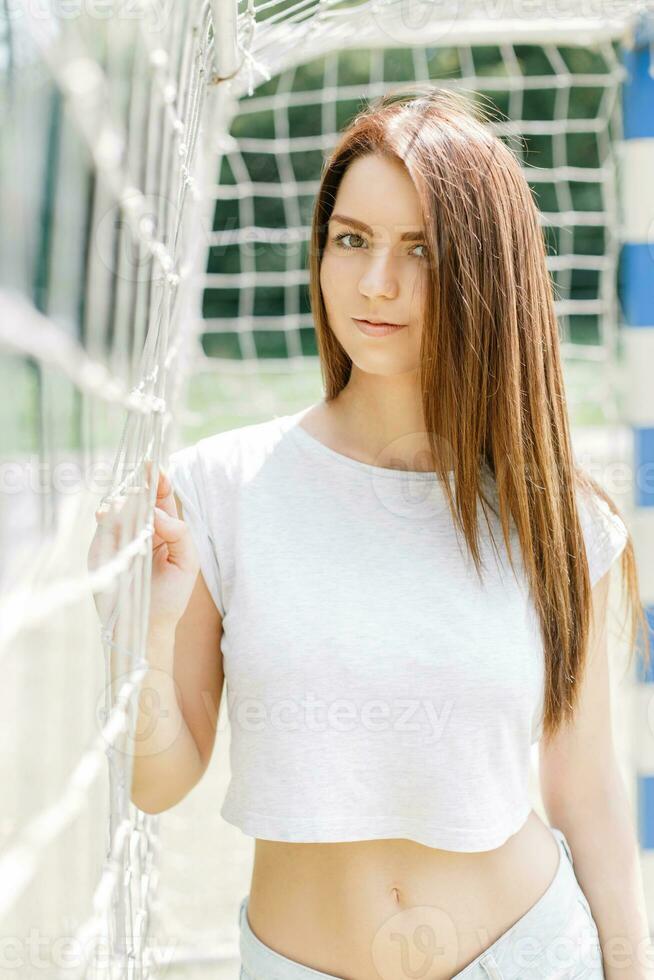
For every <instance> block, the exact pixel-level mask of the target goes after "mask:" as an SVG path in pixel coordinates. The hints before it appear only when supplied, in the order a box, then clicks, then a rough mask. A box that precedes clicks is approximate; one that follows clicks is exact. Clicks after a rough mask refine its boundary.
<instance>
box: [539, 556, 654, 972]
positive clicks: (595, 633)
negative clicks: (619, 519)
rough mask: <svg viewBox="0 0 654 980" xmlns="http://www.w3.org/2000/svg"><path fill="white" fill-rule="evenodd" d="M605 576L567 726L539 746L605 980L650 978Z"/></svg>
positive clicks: (547, 804) (547, 794) (653, 958)
mask: <svg viewBox="0 0 654 980" xmlns="http://www.w3.org/2000/svg"><path fill="white" fill-rule="evenodd" d="M609 576H610V572H607V573H606V574H605V575H604V576H603V577H602V578H601V579H600V580H599V581H598V582H597V584H596V585H595V587H594V589H593V621H592V623H591V631H590V638H589V649H588V660H587V667H586V670H585V673H584V677H583V680H582V687H581V690H580V700H579V703H578V708H577V711H576V713H575V717H574V721H573V723H572V724H571V725H567V726H563V727H562V728H561V729H560V731H559V732H558V733H557V735H556V736H555V738H554V740H553V741H551V742H550V743H549V744H546V742H545V740H544V739H541V742H540V745H539V777H540V786H541V796H542V800H543V805H544V808H545V811H546V813H547V817H548V820H549V822H550V824H551V825H552V826H554V827H558V828H560V829H561V830H562V831H563V833H564V834H565V836H566V837H567V839H568V841H569V843H570V848H571V850H572V854H573V857H574V870H575V873H576V876H577V879H578V881H579V884H580V885H581V889H582V891H583V892H584V894H585V896H586V898H587V899H588V902H589V904H590V907H591V910H592V913H593V918H594V919H595V922H596V924H597V930H598V933H599V938H600V944H601V947H602V956H603V959H604V973H605V977H606V980H652V978H654V951H653V950H652V949H651V946H650V937H649V926H648V922H647V913H646V906H645V895H644V890H643V882H642V873H641V868H640V861H639V853H638V842H637V838H636V833H635V829H634V826H633V819H632V814H631V808H630V805H629V798H628V795H627V792H626V788H625V785H624V781H623V779H622V775H621V772H620V768H619V763H618V759H617V756H616V752H615V746H614V737H613V729H612V721H611V702H610V685H609V665H608V649H607V639H606V611H607V601H608V587H609Z"/></svg>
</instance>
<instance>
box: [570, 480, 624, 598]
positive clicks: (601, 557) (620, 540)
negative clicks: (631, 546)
mask: <svg viewBox="0 0 654 980" xmlns="http://www.w3.org/2000/svg"><path fill="white" fill-rule="evenodd" d="M579 518H580V521H581V526H582V531H583V534H584V541H585V545H586V557H587V559H588V572H589V576H590V584H591V587H592V586H594V585H595V584H596V583H597V582H599V580H600V579H601V578H602V576H603V575H604V574H606V572H608V570H609V568H610V567H611V565H612V564H613V562H614V561H615V560H616V559H617V558H618V557H619V556H620V554H621V553H622V551H623V550H624V547H625V545H626V543H627V538H628V534H629V532H628V530H627V527H626V525H625V523H624V521H623V520H622V518H621V517H620V516H619V515H618V514H614V513H613V511H612V510H611V508H610V507H609V505H608V504H607V503H606V501H605V500H603V499H602V498H601V497H600V496H598V494H596V493H595V494H593V495H592V497H590V495H589V494H588V493H587V492H584V494H583V497H580V499H579Z"/></svg>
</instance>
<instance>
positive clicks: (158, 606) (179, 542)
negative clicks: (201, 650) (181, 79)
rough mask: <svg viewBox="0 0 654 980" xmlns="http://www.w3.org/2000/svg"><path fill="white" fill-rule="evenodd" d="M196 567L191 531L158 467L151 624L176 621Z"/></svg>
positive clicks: (198, 567)
mask: <svg viewBox="0 0 654 980" xmlns="http://www.w3.org/2000/svg"><path fill="white" fill-rule="evenodd" d="M199 569H200V562H199V560H198V555H197V550H196V548H195V545H194V543H193V540H192V538H191V532H190V531H189V528H188V525H187V524H186V523H185V522H184V521H183V520H180V519H179V518H178V516H177V506H176V504H175V498H174V496H173V488H172V484H171V482H170V480H169V479H168V477H167V475H166V473H165V472H164V471H163V470H161V469H160V470H159V482H158V484H157V501H156V505H155V509H154V537H153V540H152V582H151V586H150V625H151V626H155V627H158V626H159V625H162V626H172V627H174V626H176V625H177V622H178V620H179V619H180V618H181V616H182V614H183V613H184V610H185V609H186V606H187V605H188V601H189V599H190V598H191V593H192V591H193V586H194V585H195V580H196V578H197V576H198V571H199Z"/></svg>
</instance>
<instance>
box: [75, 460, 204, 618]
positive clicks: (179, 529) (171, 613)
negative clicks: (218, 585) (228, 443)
mask: <svg viewBox="0 0 654 980" xmlns="http://www.w3.org/2000/svg"><path fill="white" fill-rule="evenodd" d="M146 468H147V479H148V481H149V479H150V473H151V466H150V463H149V462H148V463H146ZM95 517H96V521H97V527H96V531H95V534H94V536H93V540H92V541H91V546H90V548H89V552H88V559H87V564H88V567H89V570H95V569H97V568H100V567H102V566H103V565H105V564H106V563H107V562H109V561H110V560H111V559H112V558H113V557H114V556H115V555H116V553H117V552H118V551H120V550H121V548H125V547H126V546H127V545H128V544H129V542H130V541H132V540H133V539H134V538H135V537H136V536H137V534H138V533H139V531H141V530H142V527H143V522H144V521H145V517H146V514H145V506H144V501H143V488H135V489H134V490H132V491H131V492H127V493H124V494H122V495H121V496H119V497H117V498H115V499H114V500H112V501H111V502H109V503H107V504H103V505H102V506H101V507H99V508H98V510H96V512H95ZM153 523H154V530H153V537H152V575H151V581H150V616H149V623H150V628H153V627H154V628H155V629H158V628H162V629H167V630H171V629H173V630H174V628H175V626H176V625H177V622H178V621H179V619H180V618H181V616H182V614H183V612H184V610H185V609H186V606H187V604H188V601H189V599H190V597H191V592H192V591H193V587H194V585H195V581H196V578H197V575H198V571H199V567H200V566H199V560H198V556H197V551H196V548H195V545H194V543H193V540H192V538H191V533H190V531H189V528H188V526H187V524H186V523H185V522H184V521H183V520H180V519H179V518H178V516H177V506H176V503H175V498H174V495H173V488H172V485H171V483H170V480H169V479H168V476H167V475H166V473H165V472H164V471H163V470H161V469H160V470H159V479H158V483H157V499H156V502H155V509H154V514H153ZM131 568H132V569H133V568H134V565H133V563H132V564H131ZM128 574H129V573H128ZM133 587H134V586H133V584H130V585H129V589H130V591H131V590H132V589H133ZM118 595H119V586H118V581H116V582H115V583H114V584H113V585H112V587H111V588H110V589H109V590H107V591H103V592H96V593H94V601H95V606H96V609H97V612H98V615H99V617H100V620H101V622H102V625H103V627H104V628H105V629H107V628H108V627H109V626H111V627H113V623H114V619H115V614H116V611H117V610H116V604H117V601H118Z"/></svg>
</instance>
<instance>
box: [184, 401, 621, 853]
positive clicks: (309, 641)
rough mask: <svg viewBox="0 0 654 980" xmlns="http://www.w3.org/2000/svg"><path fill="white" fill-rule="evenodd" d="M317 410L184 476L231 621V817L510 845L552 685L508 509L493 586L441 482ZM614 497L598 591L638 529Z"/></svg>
mask: <svg viewBox="0 0 654 980" xmlns="http://www.w3.org/2000/svg"><path fill="white" fill-rule="evenodd" d="M310 407H313V406H310ZM308 410H309V409H308V408H306V409H302V410H301V411H300V412H296V413H295V414H292V415H286V416H283V417H281V418H273V419H271V420H269V421H265V422H261V423H256V424H250V425H245V426H242V427H240V428H236V429H230V430H227V431H224V432H220V433H218V434H216V435H213V436H209V437H208V438H204V439H201V440H199V441H198V442H197V443H195V444H194V445H192V446H190V447H187V448H184V449H181V450H178V451H177V452H174V453H172V455H171V456H170V460H169V466H168V468H167V472H168V474H169V476H170V478H171V480H172V483H173V486H174V488H175V491H176V492H177V495H178V496H179V498H180V500H181V502H182V505H183V511H184V519H185V520H186V521H187V523H188V525H189V527H190V530H191V533H192V537H193V540H194V542H195V544H196V546H197V550H198V553H199V558H200V564H201V570H202V573H203V576H204V579H205V581H206V584H207V587H208V589H209V591H210V593H211V595H212V596H213V599H214V601H215V603H216V606H217V607H218V609H219V611H220V613H221V615H222V617H223V637H222V653H223V666H224V673H225V688H226V699H227V711H228V717H229V722H230V726H229V728H230V747H229V756H230V769H231V774H230V775H231V779H230V783H229V787H228V790H227V793H226V797H225V799H224V802H223V805H222V808H221V811H220V812H221V815H222V816H223V817H224V819H225V820H227V821H228V822H229V823H232V824H235V825H236V826H237V827H239V828H240V829H241V830H242V831H243V832H244V833H245V834H248V835H251V836H253V837H261V838H268V839H271V840H282V841H305V842H309V841H352V840H369V839H373V838H396V837H404V838H409V839H411V840H415V841H417V842H419V843H422V844H426V845H428V846H430V847H438V848H444V849H447V850H453V851H483V850H490V849H492V848H495V847H499V846H500V844H502V843H503V842H504V841H505V840H506V839H507V838H508V837H509V836H510V835H511V834H514V833H516V832H517V831H518V830H519V829H520V827H521V826H522V824H523V823H524V821H525V820H526V818H527V817H528V815H529V812H530V810H531V808H532V803H531V801H530V798H529V791H528V781H529V767H530V757H531V746H532V744H533V743H534V742H536V741H537V740H538V739H539V737H540V734H541V720H542V719H541V713H542V707H543V690H544V688H543V684H544V661H543V650H542V642H541V639H540V632H539V625H538V620H537V616H536V612H535V609H534V607H533V605H532V603H531V602H530V601H528V599H527V588H526V584H525V582H524V579H523V576H522V574H519V575H518V581H516V577H515V576H514V575H513V572H512V571H511V567H510V565H509V563H508V557H507V556H506V551H505V545H504V540H503V536H502V530H501V525H500V522H499V518H497V517H496V516H495V515H494V514H493V513H492V512H491V511H490V510H489V519H491V526H493V534H494V537H495V541H496V543H497V547H498V549H499V551H500V554H501V556H502V567H500V565H499V564H498V561H497V559H496V556H495V552H494V549H493V546H492V542H491V541H490V537H489V533H488V528H487V525H486V519H485V517H484V515H483V511H482V510H481V505H480V511H479V515H480V517H479V527H480V547H481V554H482V557H483V560H484V568H483V569H482V571H483V574H484V584H483V585H482V584H481V583H480V581H479V578H478V576H477V574H476V571H475V567H474V563H473V562H472V559H471V558H470V557H469V556H468V555H467V550H466V549H465V539H464V538H463V536H462V535H460V533H459V534H455V528H454V525H453V522H452V519H451V515H450V512H449V509H448V506H447V501H446V498H445V495H444V493H443V491H442V489H441V488H440V484H439V483H438V479H437V477H436V476H435V475H434V474H431V473H424V472H413V471H406V470H394V469H390V468H389V469H386V468H381V467H378V466H373V465H371V464H368V463H364V462H361V461H359V460H355V459H352V458H350V457H349V456H346V455H343V454H341V453H338V452H336V451H335V450H333V449H331V448H330V447H328V446H326V445H325V444H323V443H322V442H320V441H318V439H316V438H315V437H314V436H312V435H310V434H309V433H308V432H307V431H306V430H305V429H303V428H301V427H300V426H299V425H298V422H299V420H300V418H301V416H302V415H303V414H304V413H305V412H307V411H308ZM485 472H486V478H487V479H491V480H492V475H491V474H490V471H485ZM597 505H598V506H597V510H595V507H594V506H593V507H589V506H588V505H586V504H585V503H583V502H582V501H580V507H579V510H580V518H581V521H582V527H583V529H584V536H585V542H586V551H587V555H588V560H589V565H590V578H591V582H592V583H593V584H594V583H595V582H597V580H598V579H599V578H600V577H601V576H602V575H603V574H604V572H606V571H607V569H608V567H609V565H610V564H611V562H612V561H613V560H614V558H616V557H617V556H618V555H619V553H620V552H621V551H622V549H623V547H624V544H625V540H626V533H627V532H626V528H625V525H624V524H623V522H622V521H621V520H620V518H618V517H616V516H614V515H613V514H612V513H611V511H610V510H609V509H608V507H607V506H606V505H605V504H604V503H603V502H602V501H600V500H599V498H597ZM493 520H494V521H495V524H493ZM516 542H517V533H516ZM514 554H515V561H516V566H517V568H518V570H521V569H522V564H521V560H520V556H519V548H516V549H514Z"/></svg>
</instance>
